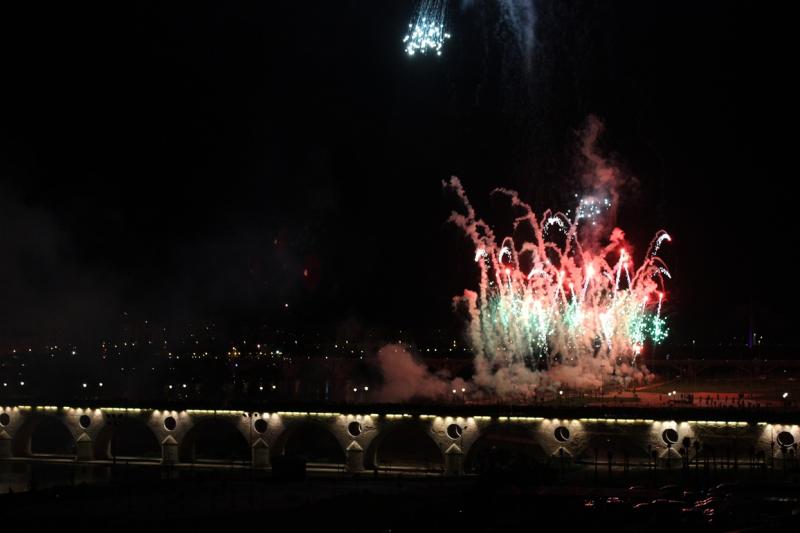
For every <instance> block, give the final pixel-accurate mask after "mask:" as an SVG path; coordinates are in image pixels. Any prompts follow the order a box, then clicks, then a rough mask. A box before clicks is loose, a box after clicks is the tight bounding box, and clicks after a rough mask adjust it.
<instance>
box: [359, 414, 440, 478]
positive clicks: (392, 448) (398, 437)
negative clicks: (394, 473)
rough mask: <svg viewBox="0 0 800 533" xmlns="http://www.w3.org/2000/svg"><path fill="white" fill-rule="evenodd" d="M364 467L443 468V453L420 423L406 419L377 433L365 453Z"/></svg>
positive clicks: (437, 469)
mask: <svg viewBox="0 0 800 533" xmlns="http://www.w3.org/2000/svg"><path fill="white" fill-rule="evenodd" d="M364 461H365V466H366V468H383V467H389V468H391V467H394V466H399V467H412V468H424V469H425V470H436V471H439V470H443V469H444V464H445V461H444V452H443V450H442V448H441V447H440V446H439V444H438V443H437V441H436V439H435V438H434V436H433V435H432V434H431V433H430V431H428V430H427V429H426V427H425V425H424V424H420V423H419V422H418V421H415V420H407V421H402V422H397V423H392V424H389V425H387V426H385V427H383V428H381V430H380V431H379V432H378V434H377V435H376V436H375V438H374V439H373V440H372V442H371V443H370V445H369V446H368V447H367V451H366V453H365V458H364Z"/></svg>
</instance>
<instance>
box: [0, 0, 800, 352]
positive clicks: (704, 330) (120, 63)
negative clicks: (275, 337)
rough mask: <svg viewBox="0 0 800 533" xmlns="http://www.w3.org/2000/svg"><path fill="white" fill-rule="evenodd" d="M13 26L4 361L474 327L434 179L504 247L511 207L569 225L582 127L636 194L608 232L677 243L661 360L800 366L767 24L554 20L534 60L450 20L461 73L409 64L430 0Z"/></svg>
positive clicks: (483, 23)
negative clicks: (253, 337)
mask: <svg viewBox="0 0 800 533" xmlns="http://www.w3.org/2000/svg"><path fill="white" fill-rule="evenodd" d="M515 3H516V4H518V5H520V6H523V5H525V4H526V2H524V1H521V0H515ZM14 4H15V5H14V6H3V8H2V13H0V39H1V40H2V42H1V45H0V64H1V67H0V68H2V86H3V91H2V96H0V98H1V99H2V100H0V101H1V102H2V103H1V104H0V304H1V305H0V343H2V344H3V345H10V344H13V343H15V342H50V341H51V340H57V341H60V342H66V341H71V340H81V339H89V338H94V337H101V336H102V335H105V334H106V333H107V332H110V331H114V328H116V327H117V324H118V322H119V320H120V317H122V316H124V315H123V313H128V316H130V317H134V318H135V319H144V318H148V319H150V320H154V321H159V322H162V323H165V324H179V323H182V322H186V321H214V322H215V323H217V324H219V325H220V327H223V328H225V329H226V330H228V331H232V332H235V331H241V330H242V328H248V327H253V326H254V325H258V324H269V325H274V326H275V327H282V328H289V329H292V330H296V331H317V330H318V331H324V332H330V334H331V335H336V334H343V333H345V334H348V335H349V334H351V333H353V332H356V333H355V334H358V332H364V331H380V332H391V331H396V330H398V329H403V330H408V331H412V332H416V334H417V335H420V336H424V335H426V334H427V333H426V332H429V331H430V330H434V329H438V328H442V329H444V330H445V331H457V330H458V328H459V325H458V322H457V319H456V317H455V316H454V315H453V312H452V310H451V305H450V300H451V298H452V297H453V296H454V295H457V294H459V293H460V292H461V291H462V290H463V288H464V287H474V285H475V284H476V282H477V280H476V278H475V273H476V271H475V270H474V265H473V264H472V255H473V253H474V251H473V250H472V249H471V248H470V246H469V245H468V244H467V242H466V239H464V238H463V237H462V236H461V235H460V233H459V232H458V231H457V230H456V229H455V228H453V227H451V226H450V225H448V224H447V223H446V220H447V217H448V215H449V212H450V211H451V210H452V209H453V208H454V207H455V205H456V204H455V202H454V201H453V198H452V197H451V196H450V195H449V194H447V193H446V192H445V191H443V189H442V186H441V181H442V180H443V179H447V178H448V177H449V176H450V175H457V176H459V177H460V178H461V179H462V181H463V182H464V184H465V187H466V188H467V192H468V193H469V195H470V197H471V199H472V201H473V203H474V204H475V205H476V207H477V208H478V210H479V214H480V215H482V216H483V217H484V218H486V219H490V220H491V221H495V222H497V223H498V224H499V225H500V226H501V225H502V224H503V223H507V222H508V220H509V214H508V213H509V212H508V210H506V209H505V208H504V204H503V202H501V201H499V199H497V198H493V197H491V196H490V194H489V193H490V192H491V190H492V189H493V188H495V187H500V186H502V187H508V188H512V189H516V190H518V191H520V193H521V196H522V197H523V198H524V199H526V200H528V201H529V202H531V203H532V204H533V205H534V207H535V208H536V210H537V211H539V212H541V211H543V210H544V209H545V208H547V207H556V208H560V209H568V208H570V207H572V204H573V202H572V200H571V199H572V198H573V195H574V194H575V193H581V192H582V190H581V186H580V175H581V171H582V167H581V162H580V158H579V157H578V153H579V150H578V147H579V132H580V130H581V129H582V128H583V127H584V125H585V123H586V120H587V118H588V117H589V116H590V115H595V116H597V117H598V118H599V119H600V120H601V121H602V122H603V123H604V124H605V127H606V132H605V134H604V135H603V137H602V139H601V143H600V148H601V149H602V150H603V152H604V153H605V154H606V155H608V156H609V158H610V159H612V160H613V161H615V162H616V163H618V165H619V167H620V169H621V170H622V171H623V174H624V175H625V176H627V177H629V178H630V180H629V181H630V182H631V183H632V184H634V186H631V187H629V189H628V190H626V192H625V194H624V197H623V201H622V202H621V204H620V205H619V212H618V214H619V219H618V224H619V225H620V226H621V227H623V228H624V229H625V230H626V232H627V233H628V235H629V238H630V240H631V241H632V243H633V246H634V250H635V251H638V252H639V254H641V253H643V251H644V248H645V247H646V245H647V242H648V241H649V239H650V238H651V236H652V235H653V234H654V233H655V232H656V231H657V230H658V229H660V228H662V227H663V228H665V229H667V230H668V231H669V232H670V233H671V234H672V235H673V237H674V241H673V244H672V246H670V247H669V248H668V249H665V254H664V255H665V259H666V260H667V262H668V264H669V265H670V267H671V270H672V273H673V282H672V283H671V285H670V290H669V296H668V298H669V306H668V311H669V314H670V315H671V322H670V324H671V327H672V330H673V335H672V337H671V341H672V342H674V343H682V342H686V341H688V340H689V339H698V340H699V341H701V342H708V343H717V342H723V341H724V342H728V341H729V340H730V339H731V338H732V337H733V336H737V337H738V339H739V340H740V341H741V342H743V338H744V336H745V335H746V334H747V332H748V329H749V328H750V326H751V325H752V327H753V329H754V330H755V331H756V332H757V333H759V334H763V335H764V338H765V342H768V343H788V344H797V342H796V340H795V335H794V328H793V327H792V324H791V322H790V319H791V318H794V311H793V310H791V308H792V307H793V306H794V305H795V302H796V296H797V293H798V291H797V288H796V287H797V282H796V275H795V267H793V266H792V264H793V262H794V261H795V259H794V256H793V252H792V249H793V248H794V246H795V243H794V238H793V237H792V229H793V227H794V220H795V218H796V214H795V212H794V207H793V206H794V205H795V204H796V201H795V199H794V193H793V192H792V190H791V189H792V185H793V182H794V180H795V175H794V173H795V172H796V170H795V167H796V165H794V164H792V163H793V162H792V161H791V157H792V155H793V151H794V150H795V147H794V146H793V144H792V137H793V135H792V134H791V133H787V130H788V131H791V129H792V128H793V127H794V126H795V124H796V121H795V119H794V116H793V115H794V114H796V111H795V107H796V98H797V97H796V94H797V93H796V91H795V90H794V89H793V88H792V85H791V84H789V83H788V81H787V80H788V78H789V77H790V76H791V75H792V74H793V72H792V71H793V70H794V68H793V67H792V65H794V64H795V63H796V58H795V57H793V56H794V54H793V52H790V50H792V47H791V46H790V44H793V43H790V38H789V36H790V33H788V32H784V31H783V30H781V29H780V28H778V27H776V24H779V21H778V20H776V19H782V18H786V19H788V18H789V17H788V15H781V14H780V13H778V12H776V8H767V7H766V6H764V5H763V4H762V3H756V2H753V3H735V2H728V1H719V2H642V1H628V2H565V1H561V0H552V1H545V0H536V1H535V2H534V4H533V5H534V11H535V25H534V26H533V28H532V30H531V28H528V29H527V30H526V31H529V32H530V31H532V35H533V36H534V38H535V46H534V47H533V49H532V50H530V53H528V52H526V51H525V50H524V48H522V47H520V46H519V41H518V39H517V36H518V35H519V28H514V27H513V26H512V25H510V24H509V23H508V21H507V19H504V18H502V17H501V16H500V10H499V9H498V8H497V3H496V2H488V1H481V0H474V1H472V2H468V3H464V4H463V5H462V4H460V3H459V2H451V3H450V13H451V26H450V28H451V32H452V34H453V38H452V39H451V40H450V41H449V42H448V43H447V44H446V48H445V53H444V55H443V57H441V58H431V57H427V58H420V57H417V58H409V57H407V56H406V55H405V54H404V52H403V48H402V43H401V38H402V36H403V33H404V30H405V26H406V24H407V22H408V19H409V17H410V14H411V10H412V7H413V3H412V2H400V1H396V0H391V1H389V0H386V1H372V0H371V1H366V0H365V1H361V2H355V1H347V2H318V3H300V2H280V3H278V2H241V3H240V2H233V1H225V2H215V3H205V2H190V3H186V4H185V5H178V4H177V3H165V2H134V3H119V2H104V3H97V4H95V5H89V4H83V3H79V4H76V3H63V2H62V3H60V4H58V5H57V6H55V7H53V6H49V7H47V8H45V7H44V6H41V5H35V4H33V3H29V2H23V3H14ZM638 257H641V255H639V256H638ZM286 304H288V308H287V307H286Z"/></svg>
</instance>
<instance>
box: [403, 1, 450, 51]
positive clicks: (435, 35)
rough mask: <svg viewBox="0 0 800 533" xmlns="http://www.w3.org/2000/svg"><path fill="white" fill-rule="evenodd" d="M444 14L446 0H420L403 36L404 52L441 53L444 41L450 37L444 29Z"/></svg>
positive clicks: (445, 12) (445, 11)
mask: <svg viewBox="0 0 800 533" xmlns="http://www.w3.org/2000/svg"><path fill="white" fill-rule="evenodd" d="M446 14H447V2H446V0H420V2H419V3H418V4H417V6H416V8H415V9H414V14H413V15H412V17H411V22H409V24H408V33H407V34H406V35H405V37H403V44H404V45H405V51H406V54H408V55H409V56H414V55H417V54H421V55H426V54H428V53H432V54H435V55H437V56H440V55H442V48H443V47H444V43H445V41H446V40H447V39H449V38H450V34H449V33H447V31H446V29H445V22H446V20H445V19H446Z"/></svg>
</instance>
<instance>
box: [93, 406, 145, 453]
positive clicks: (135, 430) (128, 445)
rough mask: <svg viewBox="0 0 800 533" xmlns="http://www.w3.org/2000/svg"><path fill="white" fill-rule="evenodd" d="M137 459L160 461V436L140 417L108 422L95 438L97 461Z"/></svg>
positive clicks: (126, 417)
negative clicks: (116, 458) (115, 457)
mask: <svg viewBox="0 0 800 533" xmlns="http://www.w3.org/2000/svg"><path fill="white" fill-rule="evenodd" d="M115 455H116V456H117V457H118V458H125V459H130V458H134V457H135V458H137V459H152V460H158V459H160V458H161V445H160V443H159V440H158V436H157V435H156V434H155V433H154V432H153V429H152V428H151V427H150V426H149V425H148V424H147V422H146V421H145V420H143V419H142V418H139V417H132V416H131V417H129V416H125V417H121V418H119V419H116V420H113V421H106V422H105V424H104V425H103V427H102V428H101V429H100V430H99V431H98V432H97V434H96V435H95V438H94V456H95V457H96V458H97V459H111V458H113V457H114V456H115Z"/></svg>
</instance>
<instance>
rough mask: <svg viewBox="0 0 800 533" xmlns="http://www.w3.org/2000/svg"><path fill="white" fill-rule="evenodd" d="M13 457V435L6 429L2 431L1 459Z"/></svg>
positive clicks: (0, 437) (0, 440)
mask: <svg viewBox="0 0 800 533" xmlns="http://www.w3.org/2000/svg"><path fill="white" fill-rule="evenodd" d="M9 457H11V435H9V434H8V432H7V431H6V430H5V429H0V459H7V458H9Z"/></svg>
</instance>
